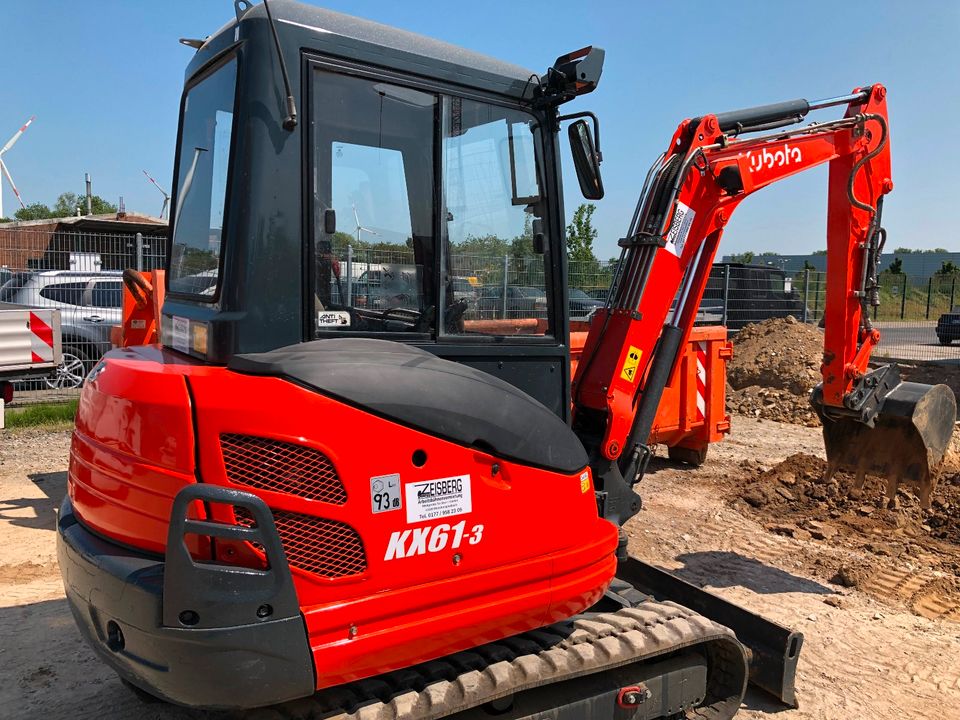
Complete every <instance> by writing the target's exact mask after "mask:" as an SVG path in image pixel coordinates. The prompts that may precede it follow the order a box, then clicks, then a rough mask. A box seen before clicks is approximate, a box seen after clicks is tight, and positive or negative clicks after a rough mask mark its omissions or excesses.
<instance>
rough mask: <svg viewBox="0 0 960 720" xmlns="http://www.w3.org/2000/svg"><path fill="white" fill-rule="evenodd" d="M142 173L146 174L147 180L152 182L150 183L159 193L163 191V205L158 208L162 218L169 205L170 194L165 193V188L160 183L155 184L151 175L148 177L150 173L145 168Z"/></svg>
mask: <svg viewBox="0 0 960 720" xmlns="http://www.w3.org/2000/svg"><path fill="white" fill-rule="evenodd" d="M143 174H144V175H146V176H147V180H149V181H150V182H152V183H153V186H154V187H155V188H157V190H159V191H160V192H161V193H163V207H162V208H161V209H160V217H161V218H163V217H164V216H165V215H166V213H167V209H168V208H169V207H170V195H169V193H167V191H166V190H164V189H163V188H162V187H160V185H158V184H157V181H156V180H154V179H153V178H152V177H150V173H148V172H147V171H146V170H144V171H143Z"/></svg>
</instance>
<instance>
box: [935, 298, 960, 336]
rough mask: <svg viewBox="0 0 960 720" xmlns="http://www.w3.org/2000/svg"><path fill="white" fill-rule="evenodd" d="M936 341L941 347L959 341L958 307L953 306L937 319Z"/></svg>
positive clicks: (959, 306) (959, 315)
mask: <svg viewBox="0 0 960 720" xmlns="http://www.w3.org/2000/svg"><path fill="white" fill-rule="evenodd" d="M937 340H939V341H940V344H941V345H949V344H950V343H952V342H953V341H954V340H960V305H956V306H954V307H953V309H952V310H951V311H950V312H946V313H943V315H941V316H940V317H939V318H938V319H937Z"/></svg>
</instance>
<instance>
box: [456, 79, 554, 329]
mask: <svg viewBox="0 0 960 720" xmlns="http://www.w3.org/2000/svg"><path fill="white" fill-rule="evenodd" d="M538 133H539V130H538V125H537V122H536V120H535V118H534V117H533V116H532V115H530V114H528V113H526V112H523V111H521V110H517V109H514V108H505V107H500V106H497V105H492V104H489V103H484V102H478V101H474V100H467V99H461V98H456V97H445V98H444V105H443V136H442V145H441V147H442V152H443V158H442V167H443V199H444V202H445V204H446V205H445V208H444V213H443V220H444V222H443V228H444V230H445V242H444V245H443V247H444V265H443V274H442V280H443V283H442V290H443V294H444V297H443V304H444V308H445V310H444V315H445V318H446V322H445V323H444V324H443V330H444V332H446V333H448V334H451V335H459V336H463V337H467V336H471V335H472V336H490V335H493V336H504V335H539V336H543V335H549V334H551V330H550V317H549V307H548V305H549V303H548V302H547V287H548V284H547V280H548V278H547V265H546V264H545V263H544V256H543V255H542V254H540V253H538V252H537V251H536V249H535V247H534V240H533V233H534V227H535V226H539V227H542V224H543V222H544V216H545V203H544V201H543V193H542V192H541V183H540V178H539V176H540V173H539V168H538V163H537V153H536V151H535V148H536V147H537V141H538ZM464 277H469V278H473V279H474V282H475V285H473V286H471V289H472V292H469V291H466V288H464V286H463V284H462V283H459V288H458V281H457V278H464Z"/></svg>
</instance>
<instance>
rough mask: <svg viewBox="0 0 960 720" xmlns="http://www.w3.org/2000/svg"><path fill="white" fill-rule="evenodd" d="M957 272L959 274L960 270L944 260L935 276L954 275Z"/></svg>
mask: <svg viewBox="0 0 960 720" xmlns="http://www.w3.org/2000/svg"><path fill="white" fill-rule="evenodd" d="M958 272H960V268H958V267H957V266H956V265H954V264H953V263H952V262H950V261H949V260H944V261H943V262H942V263H940V269H939V270H937V273H936V274H937V275H956V274H957V273H958Z"/></svg>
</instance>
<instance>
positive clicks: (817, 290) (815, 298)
mask: <svg viewBox="0 0 960 720" xmlns="http://www.w3.org/2000/svg"><path fill="white" fill-rule="evenodd" d="M819 312H820V271H819V270H818V271H817V287H816V288H815V289H814V291H813V318H814V320H816V318H817V313H819Z"/></svg>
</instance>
